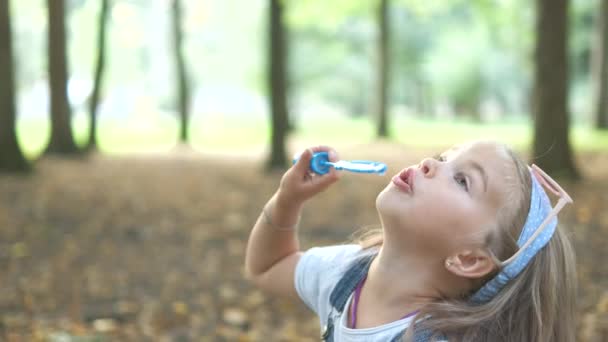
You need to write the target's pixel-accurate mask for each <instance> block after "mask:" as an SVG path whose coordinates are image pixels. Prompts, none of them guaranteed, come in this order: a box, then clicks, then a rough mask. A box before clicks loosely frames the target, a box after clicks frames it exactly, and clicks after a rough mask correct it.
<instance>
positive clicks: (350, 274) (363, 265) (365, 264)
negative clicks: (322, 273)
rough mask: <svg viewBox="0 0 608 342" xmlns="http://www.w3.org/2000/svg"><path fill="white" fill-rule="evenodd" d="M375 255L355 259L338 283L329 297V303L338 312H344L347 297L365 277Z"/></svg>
mask: <svg viewBox="0 0 608 342" xmlns="http://www.w3.org/2000/svg"><path fill="white" fill-rule="evenodd" d="M374 256H375V255H373V254H372V255H366V256H363V257H360V258H358V259H356V260H355V261H354V262H353V263H352V264H351V265H350V267H349V269H348V270H346V272H345V273H344V275H343V276H342V278H341V279H340V280H339V281H338V283H337V284H336V286H335V287H334V289H333V291H332V292H331V294H330V295H329V303H330V304H331V306H332V307H333V308H334V309H336V310H337V311H338V312H340V313H341V312H342V311H343V310H344V305H346V301H347V300H348V297H349V296H350V295H351V293H353V291H354V290H355V288H356V287H357V285H358V284H359V283H360V282H361V280H362V279H363V278H364V277H365V276H366V275H367V271H368V270H369V266H370V264H371V263H372V260H373V259H374Z"/></svg>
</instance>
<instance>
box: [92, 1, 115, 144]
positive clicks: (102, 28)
mask: <svg viewBox="0 0 608 342" xmlns="http://www.w3.org/2000/svg"><path fill="white" fill-rule="evenodd" d="M109 2H110V0H101V10H100V12H99V32H98V35H97V67H96V69H95V84H94V85H93V93H92V94H91V102H90V103H89V106H90V107H89V112H90V115H91V120H90V121H91V123H90V126H89V142H88V143H87V150H90V151H91V150H96V149H97V110H98V107H99V97H100V92H101V83H102V81H103V75H104V69H105V64H106V63H105V62H106V31H107V30H106V29H107V26H108V9H109V7H110V4H109Z"/></svg>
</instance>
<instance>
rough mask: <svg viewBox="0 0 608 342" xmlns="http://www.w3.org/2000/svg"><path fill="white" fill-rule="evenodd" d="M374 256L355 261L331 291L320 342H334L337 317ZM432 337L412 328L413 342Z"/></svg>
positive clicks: (400, 336)
mask: <svg viewBox="0 0 608 342" xmlns="http://www.w3.org/2000/svg"><path fill="white" fill-rule="evenodd" d="M374 256H375V255H373V254H372V255H366V256H363V257H360V258H358V259H356V260H355V261H354V262H353V263H352V264H351V266H350V267H349V269H348V270H347V271H346V272H345V273H344V276H342V278H341V279H340V280H339V281H338V283H337V284H336V286H335V287H334V289H333V290H332V292H331V295H330V296H329V302H330V304H331V310H330V312H329V315H328V317H327V321H326V322H327V323H326V324H325V326H324V327H323V332H322V333H321V340H322V341H326V342H334V324H335V322H338V317H340V315H341V314H342V312H343V311H344V306H345V305H346V302H347V301H348V297H349V296H350V295H351V294H352V293H353V291H354V290H355V288H356V287H357V285H358V284H359V282H361V280H362V279H363V277H365V276H366V275H367V272H368V270H369V266H370V264H371V262H372V260H373V259H374ZM404 334H405V330H403V331H402V332H401V333H399V334H397V335H396V336H395V337H393V338H392V339H391V342H399V341H401V340H402V338H403V335H404ZM432 336H433V332H432V331H430V330H428V329H424V330H416V329H415V328H414V339H413V341H414V342H427V341H430V340H431V337H432ZM439 336H440V335H439ZM441 338H443V339H445V337H442V336H441Z"/></svg>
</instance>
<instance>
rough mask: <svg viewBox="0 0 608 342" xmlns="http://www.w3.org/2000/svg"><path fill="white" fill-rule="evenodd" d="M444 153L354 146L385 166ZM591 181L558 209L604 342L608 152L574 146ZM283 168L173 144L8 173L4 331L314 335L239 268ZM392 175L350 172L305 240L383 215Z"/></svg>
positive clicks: (313, 216)
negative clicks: (378, 204) (170, 148)
mask: <svg viewBox="0 0 608 342" xmlns="http://www.w3.org/2000/svg"><path fill="white" fill-rule="evenodd" d="M434 152H436V151H424V150H421V149H417V150H413V151H412V150H408V149H407V148H406V147H404V146H401V145H393V144H388V143H375V144H367V145H365V146H349V147H345V148H343V149H342V150H341V151H340V153H341V155H342V157H344V159H372V160H380V161H384V162H386V163H387V164H388V165H389V172H388V174H389V175H390V174H394V173H395V172H397V170H399V169H400V168H401V167H403V166H406V165H410V164H414V163H417V162H418V161H419V160H420V159H421V158H422V157H425V156H428V155H432V154H434ZM577 162H578V165H579V166H580V168H581V171H582V172H583V174H584V177H585V178H584V180H583V181H581V182H578V183H569V182H562V185H563V187H564V188H565V189H567V190H568V191H569V193H570V194H571V195H572V197H573V198H574V199H575V205H574V206H570V207H567V208H566V209H565V210H564V212H563V214H562V215H561V223H562V224H563V225H564V227H565V228H566V229H567V230H568V231H570V232H571V237H572V240H573V242H574V245H575V249H576V252H577V264H578V278H579V301H578V312H579V314H578V315H577V319H578V322H577V327H578V328H577V329H578V338H577V340H579V341H584V342H597V341H608V267H607V266H606V261H607V260H608V210H607V209H608V172H607V171H608V153H603V154H599V153H580V154H579V155H578V160H577ZM280 177H281V173H270V174H269V173H265V172H263V168H262V154H261V153H259V154H254V155H250V156H236V155H233V156H218V155H208V154H201V153H196V152H187V151H186V152H185V151H176V152H174V153H170V154H156V155H155V154H147V155H138V156H103V155H94V156H91V157H89V158H86V159H50V158H46V159H44V160H41V161H39V162H38V163H37V164H36V168H35V172H34V173H32V174H31V175H28V176H12V175H0V340H3V341H234V340H237V341H316V340H318V333H319V322H318V320H317V318H316V317H315V316H314V315H313V314H312V313H311V312H310V311H309V310H308V309H307V308H306V307H305V306H304V305H303V304H300V303H294V302H289V301H287V300H283V299H277V298H272V297H270V296H267V295H265V294H263V293H261V292H260V291H259V290H257V289H255V288H254V287H253V286H251V285H250V284H248V283H247V282H246V281H245V280H244V278H243V259H244V251H245V245H246V241H247V237H248V234H249V231H250V229H251V227H252V225H253V223H254V222H255V220H256V219H257V217H258V215H259V213H260V210H261V208H262V206H263V205H264V203H265V202H266V200H267V199H268V198H269V197H270V196H271V195H272V193H273V192H274V190H275V189H276V187H277V185H278V182H279V180H280ZM387 182H388V177H378V176H371V175H354V174H346V175H344V177H343V178H342V179H341V181H340V182H339V183H338V184H336V185H335V186H333V187H332V188H331V189H330V190H328V191H326V192H324V193H322V194H321V195H319V196H318V197H316V198H315V199H313V200H312V201H311V202H310V203H309V204H308V205H307V206H306V208H305V210H304V214H303V217H302V222H301V228H300V238H301V244H302V247H303V248H309V247H311V246H313V245H327V244H332V243H341V242H345V241H348V238H349V236H350V234H351V233H353V232H354V231H356V230H357V229H358V228H361V227H365V226H369V225H377V224H378V219H377V216H376V213H375V208H374V203H375V198H376V195H377V193H378V192H379V191H380V190H381V189H382V188H384V186H385V185H386V184H387Z"/></svg>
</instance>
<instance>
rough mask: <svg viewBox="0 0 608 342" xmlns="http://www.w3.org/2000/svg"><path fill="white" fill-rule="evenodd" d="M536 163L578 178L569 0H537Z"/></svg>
mask: <svg viewBox="0 0 608 342" xmlns="http://www.w3.org/2000/svg"><path fill="white" fill-rule="evenodd" d="M536 3H537V8H536V18H537V22H536V32H537V38H536V51H535V56H534V58H535V72H534V90H535V94H534V95H535V98H534V108H533V113H534V115H535V120H534V144H533V145H534V146H533V158H534V160H533V162H534V163H535V164H537V165H538V166H540V167H541V168H543V169H544V170H545V171H546V172H548V173H549V174H552V175H561V176H564V177H568V178H571V179H573V178H578V176H579V175H578V171H577V170H576V168H575V166H574V162H573V160H572V152H571V147H570V141H569V136H568V131H569V130H568V128H569V118H568V59H567V50H566V47H567V46H568V44H567V42H568V25H567V22H568V21H567V19H568V15H567V14H568V0H537V2H536Z"/></svg>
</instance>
